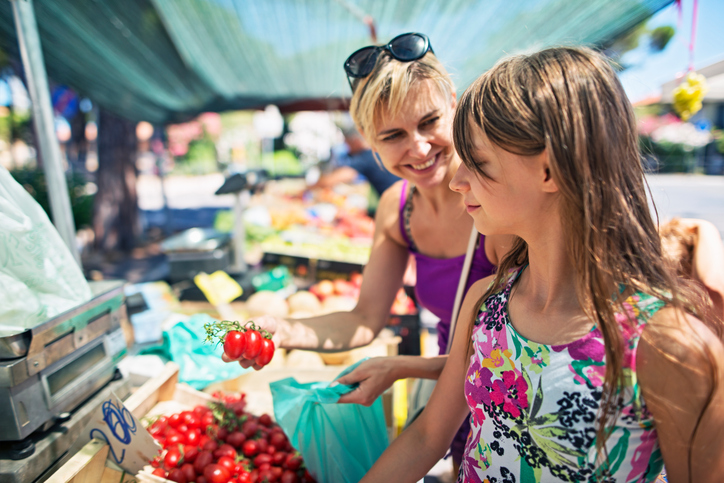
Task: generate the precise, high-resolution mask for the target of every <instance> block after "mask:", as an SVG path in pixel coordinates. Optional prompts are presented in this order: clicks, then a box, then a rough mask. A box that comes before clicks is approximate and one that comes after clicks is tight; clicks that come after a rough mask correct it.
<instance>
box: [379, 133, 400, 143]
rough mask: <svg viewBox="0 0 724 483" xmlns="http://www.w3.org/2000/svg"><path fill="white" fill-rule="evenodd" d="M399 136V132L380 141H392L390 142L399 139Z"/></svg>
mask: <svg viewBox="0 0 724 483" xmlns="http://www.w3.org/2000/svg"><path fill="white" fill-rule="evenodd" d="M400 136H401V134H400V133H399V132H395V133H392V134H390V135H388V136H385V137H384V138H382V140H383V141H392V140H395V139H397V138H399V137H400Z"/></svg>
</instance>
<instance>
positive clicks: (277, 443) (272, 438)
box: [269, 431, 287, 451]
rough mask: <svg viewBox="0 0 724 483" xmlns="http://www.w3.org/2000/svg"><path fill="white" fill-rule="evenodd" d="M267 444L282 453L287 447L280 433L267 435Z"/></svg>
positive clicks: (285, 438) (284, 438) (283, 436)
mask: <svg viewBox="0 0 724 483" xmlns="http://www.w3.org/2000/svg"><path fill="white" fill-rule="evenodd" d="M269 444H271V445H272V446H274V447H275V448H276V449H278V450H280V451H283V450H284V448H286V446H287V437H286V436H285V435H284V433H282V432H281V431H274V432H273V433H272V434H270V435H269Z"/></svg>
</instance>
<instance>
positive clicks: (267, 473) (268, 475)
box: [259, 468, 277, 483]
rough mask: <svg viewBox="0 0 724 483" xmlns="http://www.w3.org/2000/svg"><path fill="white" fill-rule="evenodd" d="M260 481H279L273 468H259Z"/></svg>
mask: <svg viewBox="0 0 724 483" xmlns="http://www.w3.org/2000/svg"><path fill="white" fill-rule="evenodd" d="M259 481H268V482H269V483H274V482H275V481H277V478H275V476H274V473H272V471H271V468H270V469H268V470H259Z"/></svg>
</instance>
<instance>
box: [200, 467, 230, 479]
mask: <svg viewBox="0 0 724 483" xmlns="http://www.w3.org/2000/svg"><path fill="white" fill-rule="evenodd" d="M204 478H206V481H208V482H209V483H226V482H227V481H229V478H231V475H230V474H229V470H227V469H226V468H224V467H223V466H221V465H209V466H207V467H206V468H204Z"/></svg>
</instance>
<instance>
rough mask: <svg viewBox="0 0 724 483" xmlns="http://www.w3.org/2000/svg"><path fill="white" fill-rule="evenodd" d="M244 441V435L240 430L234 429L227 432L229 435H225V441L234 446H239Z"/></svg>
mask: <svg viewBox="0 0 724 483" xmlns="http://www.w3.org/2000/svg"><path fill="white" fill-rule="evenodd" d="M244 441H246V436H245V435H244V433H242V432H241V431H234V432H232V433H229V436H227V437H226V442H227V443H229V444H230V445H231V446H233V447H234V448H241V445H242V444H244Z"/></svg>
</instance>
